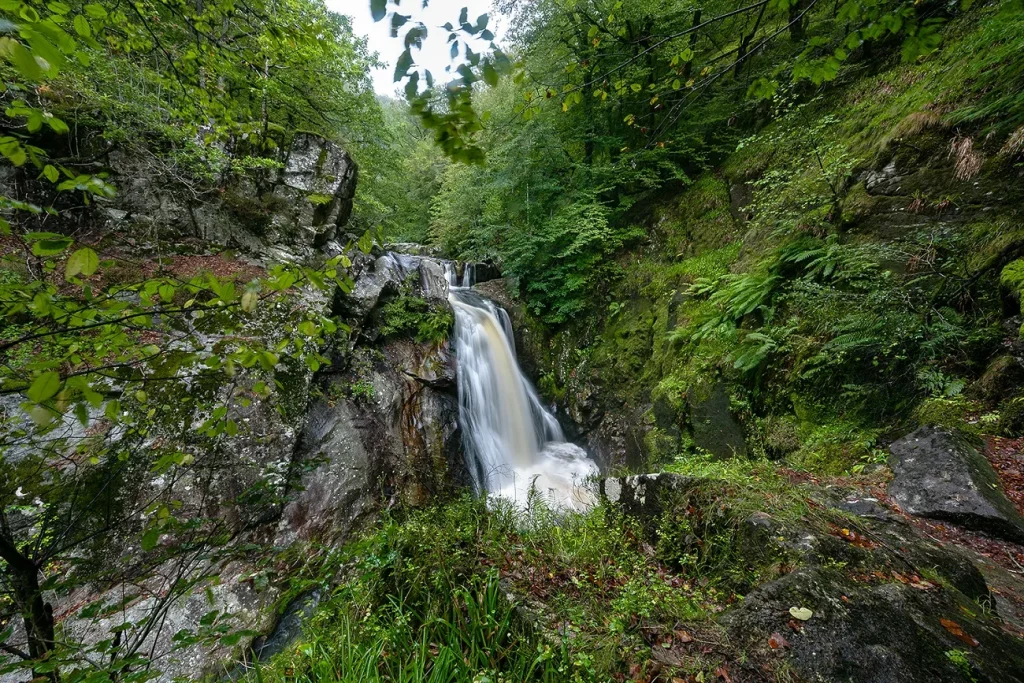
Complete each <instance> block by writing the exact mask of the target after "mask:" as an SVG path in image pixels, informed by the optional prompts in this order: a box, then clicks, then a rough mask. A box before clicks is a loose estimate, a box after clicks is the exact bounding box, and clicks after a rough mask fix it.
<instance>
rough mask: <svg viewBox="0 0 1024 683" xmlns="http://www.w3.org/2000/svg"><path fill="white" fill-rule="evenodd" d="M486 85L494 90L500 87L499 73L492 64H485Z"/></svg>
mask: <svg viewBox="0 0 1024 683" xmlns="http://www.w3.org/2000/svg"><path fill="white" fill-rule="evenodd" d="M484 83H486V84H487V85H489V86H491V87H492V88H493V87H494V86H496V85H498V71H497V70H496V69H495V68H494V66H493V65H492V64H491V63H490V62H487V63H486V64H484Z"/></svg>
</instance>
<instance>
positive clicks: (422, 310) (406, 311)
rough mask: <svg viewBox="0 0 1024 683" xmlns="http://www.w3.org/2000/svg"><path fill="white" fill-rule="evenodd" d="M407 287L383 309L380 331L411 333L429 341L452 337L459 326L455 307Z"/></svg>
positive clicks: (436, 342) (424, 340)
mask: <svg viewBox="0 0 1024 683" xmlns="http://www.w3.org/2000/svg"><path fill="white" fill-rule="evenodd" d="M410 291H411V287H408V286H405V287H403V289H402V292H401V293H400V294H399V296H397V297H396V298H394V299H392V300H391V301H388V302H387V303H386V304H384V306H383V307H381V310H380V333H381V334H382V335H383V336H385V337H394V336H408V337H412V338H414V339H415V340H416V341H418V342H420V343H423V344H426V343H430V344H440V343H442V342H444V341H445V340H446V339H448V335H449V334H450V333H451V331H452V327H453V326H454V325H455V315H454V314H453V313H452V311H451V309H450V308H449V307H447V306H445V305H442V304H440V303H438V302H433V303H432V302H430V301H427V300H426V299H424V298H422V297H418V296H414V295H412V294H411V293H410Z"/></svg>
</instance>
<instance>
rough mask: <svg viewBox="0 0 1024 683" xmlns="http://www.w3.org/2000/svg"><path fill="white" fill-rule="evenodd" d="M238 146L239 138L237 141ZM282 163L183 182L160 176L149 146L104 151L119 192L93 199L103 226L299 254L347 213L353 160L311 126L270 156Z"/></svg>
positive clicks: (307, 252)
mask: <svg viewBox="0 0 1024 683" xmlns="http://www.w3.org/2000/svg"><path fill="white" fill-rule="evenodd" d="M236 146H237V147H239V151H238V153H244V151H242V150H241V148H242V147H244V144H243V141H236ZM275 160H276V161H279V162H281V164H282V166H283V167H282V168H281V169H279V170H264V171H255V172H252V173H249V174H244V175H231V174H228V175H224V176H223V177H221V178H219V179H217V180H216V181H213V182H193V183H192V184H190V185H186V184H184V183H183V181H182V179H181V178H179V177H176V176H171V177H164V176H163V175H161V173H160V172H159V170H158V169H159V168H160V166H159V165H157V164H155V163H154V161H153V159H152V158H151V157H150V156H148V155H147V153H144V152H140V151H138V150H135V149H131V148H117V149H114V150H112V151H111V152H110V153H109V160H108V164H109V166H110V169H111V179H112V182H113V183H114V184H115V185H117V187H118V193H117V195H116V196H115V197H114V198H113V199H110V200H103V201H100V202H97V209H96V211H97V214H98V218H99V219H100V221H102V223H104V224H105V225H106V227H107V229H111V230H120V231H127V230H132V231H135V232H136V233H139V234H157V233H159V234H162V235H164V236H167V237H171V238H176V237H183V236H189V237H195V238H198V239H200V240H203V241H205V242H209V243H213V244H218V245H222V246H230V247H236V248H240V249H243V250H245V251H248V252H250V253H253V254H255V255H258V256H260V257H261V258H273V257H279V256H280V254H278V253H272V252H271V251H270V249H271V248H273V247H275V246H276V247H279V248H283V249H284V250H285V254H286V255H287V256H288V257H290V258H289V259H288V260H304V259H307V258H309V257H310V256H311V255H312V254H313V253H315V252H317V251H319V250H320V249H322V248H323V247H324V245H326V243H327V242H329V241H330V240H332V239H334V238H335V237H336V236H337V233H338V228H339V227H341V226H344V225H345V224H346V223H347V221H348V219H349V217H350V216H351V213H352V201H353V197H354V196H355V187H356V180H357V174H358V173H357V167H356V164H355V162H353V161H352V159H351V157H350V156H349V155H348V153H347V152H345V150H343V149H342V148H341V147H339V146H338V145H337V144H335V143H334V142H331V141H329V140H327V139H325V138H322V137H320V136H317V135H314V134H311V133H298V134H296V135H294V136H293V138H292V140H291V141H290V144H288V145H285V146H283V147H282V148H281V151H280V154H279V155H278V157H277V158H276V159H275Z"/></svg>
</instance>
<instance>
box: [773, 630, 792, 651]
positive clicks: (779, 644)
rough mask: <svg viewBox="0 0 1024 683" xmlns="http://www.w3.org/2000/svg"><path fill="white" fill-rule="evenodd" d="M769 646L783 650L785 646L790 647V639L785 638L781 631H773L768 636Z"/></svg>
mask: <svg viewBox="0 0 1024 683" xmlns="http://www.w3.org/2000/svg"><path fill="white" fill-rule="evenodd" d="M768 647H770V648H771V649H773V650H781V649H782V648H784V647H789V641H788V640H786V639H785V638H783V637H782V634H781V633H773V634H771V635H770V636H768Z"/></svg>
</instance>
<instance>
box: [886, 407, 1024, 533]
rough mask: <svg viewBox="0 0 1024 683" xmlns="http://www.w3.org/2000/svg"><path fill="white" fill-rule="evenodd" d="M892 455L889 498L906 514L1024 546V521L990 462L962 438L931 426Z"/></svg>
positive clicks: (902, 441)
mask: <svg viewBox="0 0 1024 683" xmlns="http://www.w3.org/2000/svg"><path fill="white" fill-rule="evenodd" d="M889 450H890V452H891V454H892V457H891V458H890V459H889V464H890V466H891V467H892V469H893V472H894V474H895V477H894V479H893V481H892V483H891V484H890V485H889V495H890V496H892V499H893V500H894V501H895V502H896V503H897V504H899V506H900V507H901V508H903V510H904V511H905V512H908V513H910V514H912V515H918V516H921V517H929V518H932V519H941V520H945V521H949V522H954V523H956V524H960V525H962V526H965V527H967V528H970V529H976V530H979V531H985V532H989V533H992V534H996V535H998V536H1002V537H1003V538H1006V539H1008V540H1012V541H1017V542H1021V541H1024V518H1022V517H1021V515H1020V514H1019V513H1018V512H1017V510H1016V508H1015V507H1014V505H1013V503H1011V502H1010V501H1009V500H1008V499H1007V498H1006V496H1005V495H1004V494H1003V492H1002V491H1001V489H1000V488H999V480H998V477H997V476H996V473H995V470H993V469H992V466H991V465H990V464H989V462H988V461H987V460H986V459H985V457H984V456H982V455H981V453H979V452H978V451H977V449H975V448H974V447H973V446H971V445H970V444H969V443H967V442H966V441H965V440H964V439H963V438H960V437H958V436H957V435H955V434H953V433H951V432H949V431H946V430H944V429H942V428H939V427H933V426H926V427H921V428H920V429H918V430H917V431H915V432H913V433H911V434H908V435H907V436H905V437H903V438H902V439H900V440H899V441H897V442H895V443H893V444H892V446H890V447H889Z"/></svg>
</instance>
